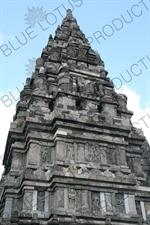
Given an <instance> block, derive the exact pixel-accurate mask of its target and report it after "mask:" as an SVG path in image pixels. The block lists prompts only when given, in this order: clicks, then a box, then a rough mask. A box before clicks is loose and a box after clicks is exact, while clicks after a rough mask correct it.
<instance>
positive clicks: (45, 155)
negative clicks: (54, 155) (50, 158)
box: [41, 150, 47, 163]
mask: <svg viewBox="0 0 150 225" xmlns="http://www.w3.org/2000/svg"><path fill="white" fill-rule="evenodd" d="M46 161H47V151H46V150H42V151H41V163H46Z"/></svg>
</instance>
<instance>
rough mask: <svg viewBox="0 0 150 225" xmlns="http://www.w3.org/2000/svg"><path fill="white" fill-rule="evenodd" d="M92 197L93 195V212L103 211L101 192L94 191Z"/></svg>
mask: <svg viewBox="0 0 150 225" xmlns="http://www.w3.org/2000/svg"><path fill="white" fill-rule="evenodd" d="M91 197H92V212H93V213H100V212H101V206H100V193H97V192H92V193H91Z"/></svg>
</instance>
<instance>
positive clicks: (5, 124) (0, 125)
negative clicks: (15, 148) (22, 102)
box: [0, 102, 15, 176]
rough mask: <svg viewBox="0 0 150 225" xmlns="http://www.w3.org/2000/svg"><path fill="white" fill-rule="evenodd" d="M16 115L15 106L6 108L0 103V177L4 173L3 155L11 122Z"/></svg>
mask: <svg viewBox="0 0 150 225" xmlns="http://www.w3.org/2000/svg"><path fill="white" fill-rule="evenodd" d="M14 114H15V106H14V105H11V106H9V107H6V106H5V105H4V103H3V102H0V137H1V143H0V176H1V174H2V173H3V170H4V167H3V166H2V159H3V154H4V151H5V145H6V140H7V135H8V131H9V128H10V122H12V119H13V115H14Z"/></svg>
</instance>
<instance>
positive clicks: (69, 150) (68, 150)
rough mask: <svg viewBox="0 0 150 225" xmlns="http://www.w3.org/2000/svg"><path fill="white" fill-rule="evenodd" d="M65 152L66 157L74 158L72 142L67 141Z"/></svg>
mask: <svg viewBox="0 0 150 225" xmlns="http://www.w3.org/2000/svg"><path fill="white" fill-rule="evenodd" d="M66 153H67V157H68V158H69V159H74V149H73V144H72V143H67V144H66Z"/></svg>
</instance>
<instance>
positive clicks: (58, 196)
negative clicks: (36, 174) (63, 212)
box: [54, 187, 64, 208]
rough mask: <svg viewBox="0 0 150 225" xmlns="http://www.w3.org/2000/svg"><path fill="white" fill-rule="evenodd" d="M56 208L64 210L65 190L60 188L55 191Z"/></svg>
mask: <svg viewBox="0 0 150 225" xmlns="http://www.w3.org/2000/svg"><path fill="white" fill-rule="evenodd" d="M54 207H58V208H64V188H61V187H58V188H56V189H55V192H54Z"/></svg>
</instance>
